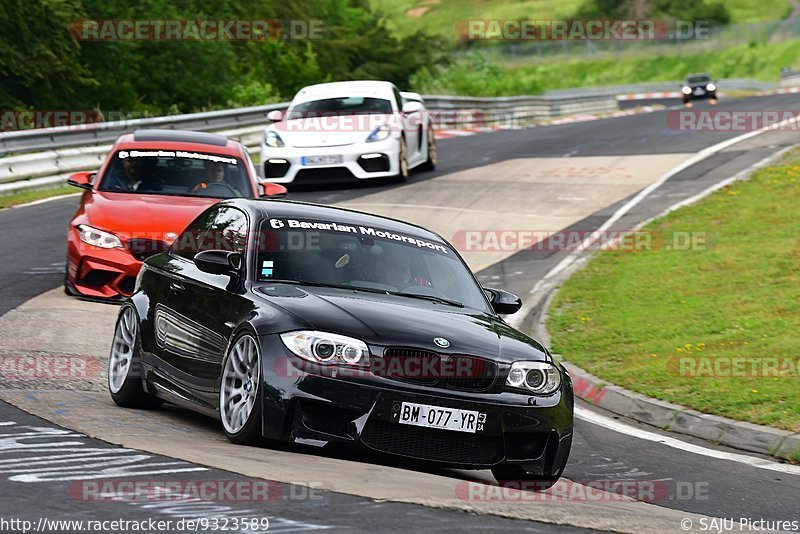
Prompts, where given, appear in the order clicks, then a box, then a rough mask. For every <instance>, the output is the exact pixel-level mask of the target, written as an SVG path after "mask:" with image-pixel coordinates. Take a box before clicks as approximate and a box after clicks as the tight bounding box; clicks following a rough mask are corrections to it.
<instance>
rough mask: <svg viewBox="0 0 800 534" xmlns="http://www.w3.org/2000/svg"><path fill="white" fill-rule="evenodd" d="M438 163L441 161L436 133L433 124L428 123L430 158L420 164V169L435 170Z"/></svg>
mask: <svg viewBox="0 0 800 534" xmlns="http://www.w3.org/2000/svg"><path fill="white" fill-rule="evenodd" d="M437 163H439V152H438V151H437V148H436V135H435V134H434V132H433V126H431V125H428V159H426V160H425V163H423V164H422V165H420V169H422V170H423V171H432V170H435V169H436V164H437Z"/></svg>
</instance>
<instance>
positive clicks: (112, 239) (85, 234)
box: [78, 224, 122, 248]
mask: <svg viewBox="0 0 800 534" xmlns="http://www.w3.org/2000/svg"><path fill="white" fill-rule="evenodd" d="M78 237H80V238H81V241H83V242H84V243H86V244H87V245H92V246H95V247H100V248H122V241H120V240H119V238H118V237H117V236H115V235H114V234H112V233H109V232H104V231H103V230H98V229H97V228H92V227H91V226H87V225H85V224H79V225H78Z"/></svg>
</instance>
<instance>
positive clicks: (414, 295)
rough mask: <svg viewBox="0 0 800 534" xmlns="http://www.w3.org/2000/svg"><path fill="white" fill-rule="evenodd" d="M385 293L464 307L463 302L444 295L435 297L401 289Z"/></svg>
mask: <svg viewBox="0 0 800 534" xmlns="http://www.w3.org/2000/svg"><path fill="white" fill-rule="evenodd" d="M386 293H387V294H389V295H397V296H399V297H411V298H415V299H422V300H429V301H431V302H436V303H438V304H447V305H449V306H455V307H456V308H463V307H464V303H463V302H459V301H457V300H450V299H446V298H444V297H436V296H434V295H422V294H420V293H405V292H403V291H387V292H386Z"/></svg>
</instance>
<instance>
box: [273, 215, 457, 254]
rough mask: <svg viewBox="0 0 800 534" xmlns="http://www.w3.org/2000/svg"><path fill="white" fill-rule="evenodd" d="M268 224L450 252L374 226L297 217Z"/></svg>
mask: <svg viewBox="0 0 800 534" xmlns="http://www.w3.org/2000/svg"><path fill="white" fill-rule="evenodd" d="M269 225H270V227H271V228H272V229H273V230H282V229H284V230H285V229H302V230H324V231H329V232H341V233H349V234H354V235H356V236H359V237H364V238H376V237H377V238H379V239H386V240H390V241H396V242H398V243H402V244H407V245H416V246H417V247H419V248H425V249H429V250H433V251H436V252H439V253H442V254H449V253H450V251H449V249H448V248H447V247H446V246H444V245H442V244H440V243H435V242H433V241H428V240H426V239H421V238H419V237H414V236H408V235H404V234H399V233H397V232H391V231H389V230H383V229H380V228H374V227H372V226H361V225H349V224H340V223H336V222H326V221H300V220H297V219H270V220H269Z"/></svg>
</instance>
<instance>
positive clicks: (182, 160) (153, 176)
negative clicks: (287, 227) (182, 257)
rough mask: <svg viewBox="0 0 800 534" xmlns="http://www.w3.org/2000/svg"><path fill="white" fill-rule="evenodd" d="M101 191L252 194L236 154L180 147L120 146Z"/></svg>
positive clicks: (201, 195)
mask: <svg viewBox="0 0 800 534" xmlns="http://www.w3.org/2000/svg"><path fill="white" fill-rule="evenodd" d="M98 189H99V190H100V191H109V192H117V193H140V194H148V195H179V196H199V197H214V198H239V197H253V191H252V187H251V185H250V180H249V178H248V176H247V171H246V170H245V166H244V164H243V163H242V161H241V160H240V159H239V158H234V157H231V156H224V155H217V154H204V153H198V152H189V151H181V150H120V151H118V152H116V153H115V154H112V155H111V161H110V162H109V165H108V167H107V168H106V171H105V174H103V177H102V180H101V181H100V185H99V187H98Z"/></svg>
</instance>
